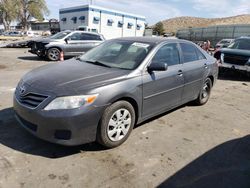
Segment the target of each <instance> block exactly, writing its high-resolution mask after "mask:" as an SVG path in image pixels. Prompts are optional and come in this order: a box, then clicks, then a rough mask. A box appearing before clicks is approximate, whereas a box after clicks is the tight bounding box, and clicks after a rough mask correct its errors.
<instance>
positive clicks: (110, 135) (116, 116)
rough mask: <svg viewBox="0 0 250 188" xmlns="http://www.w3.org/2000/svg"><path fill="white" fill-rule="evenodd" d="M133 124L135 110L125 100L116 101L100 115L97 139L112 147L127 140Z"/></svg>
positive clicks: (102, 143)
mask: <svg viewBox="0 0 250 188" xmlns="http://www.w3.org/2000/svg"><path fill="white" fill-rule="evenodd" d="M134 124H135V111H134V108H133V106H132V105H131V104H130V103H129V102H127V101H118V102H116V103H114V104H112V105H111V106H109V107H108V108H107V109H106V110H105V111H104V114H103V116H102V119H101V122H100V125H99V129H98V133H97V141H98V142H99V143H100V144H101V145H103V146H105V147H107V148H114V147H117V146H119V145H121V144H122V143H123V142H125V141H126V140H127V138H128V137H129V135H130V133H131V131H132V130H133V127H134Z"/></svg>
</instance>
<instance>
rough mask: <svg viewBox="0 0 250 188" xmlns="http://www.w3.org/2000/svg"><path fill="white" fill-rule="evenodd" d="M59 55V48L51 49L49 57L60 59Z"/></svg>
mask: <svg viewBox="0 0 250 188" xmlns="http://www.w3.org/2000/svg"><path fill="white" fill-rule="evenodd" d="M59 55H60V52H59V50H57V49H52V50H50V52H49V57H50V58H51V59H52V60H58V59H59Z"/></svg>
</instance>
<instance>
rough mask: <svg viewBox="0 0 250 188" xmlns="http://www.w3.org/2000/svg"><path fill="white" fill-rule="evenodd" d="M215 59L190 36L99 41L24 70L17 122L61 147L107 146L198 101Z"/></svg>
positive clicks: (205, 94) (207, 89)
mask: <svg viewBox="0 0 250 188" xmlns="http://www.w3.org/2000/svg"><path fill="white" fill-rule="evenodd" d="M217 74H218V65H217V64H216V59H214V58H213V57H211V56H210V55H208V54H207V53H206V52H205V51H203V50H202V49H201V48H199V47H198V46H196V45H195V44H193V43H192V42H189V41H184V40H179V39H167V38H158V37H131V38H119V39H113V40H110V41H106V42H104V43H102V44H101V45H99V46H98V47H96V48H94V49H92V50H90V51H89V52H87V53H85V54H84V55H82V56H80V57H79V58H74V59H70V60H67V61H65V62H62V63H59V64H49V65H46V66H43V67H40V68H37V69H35V70H33V71H31V72H29V73H27V74H26V75H25V76H24V77H23V78H22V79H21V81H20V82H19V84H18V86H17V88H16V91H15V95H14V110H15V113H16V118H17V120H18V121H19V122H20V124H21V125H22V126H23V127H24V128H26V129H27V130H28V131H29V132H31V133H32V134H34V135H36V136H37V137H39V138H41V139H44V140H47V141H50V142H53V143H57V144H62V145H80V144H83V143H88V142H93V141H96V140H97V141H98V142H99V143H101V144H102V145H104V146H106V147H108V148H113V147H116V146H119V145H120V144H122V143H123V142H124V141H125V140H127V138H128V136H129V134H130V133H131V131H132V129H133V127H134V125H135V124H138V123H140V122H143V121H145V120H147V119H149V118H152V117H154V116H156V115H158V114H161V113H163V112H166V111H169V110H171V109H173V108H176V107H177V106H180V105H182V104H185V103H187V102H189V101H195V102H196V104H198V105H203V104H205V103H206V102H207V101H208V99H209V96H210V93H211V89H212V86H213V85H214V84H215V82H216V79H217Z"/></svg>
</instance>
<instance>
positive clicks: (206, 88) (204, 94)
mask: <svg viewBox="0 0 250 188" xmlns="http://www.w3.org/2000/svg"><path fill="white" fill-rule="evenodd" d="M211 89H212V81H211V79H210V78H206V80H205V82H204V83H203V85H202V88H201V90H200V92H199V96H198V98H197V99H196V100H195V103H196V104H197V105H200V106H201V105H204V104H206V103H207V101H208V100H209V97H210V94H211Z"/></svg>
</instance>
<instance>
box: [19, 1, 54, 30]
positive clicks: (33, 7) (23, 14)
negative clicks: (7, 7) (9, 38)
mask: <svg viewBox="0 0 250 188" xmlns="http://www.w3.org/2000/svg"><path fill="white" fill-rule="evenodd" d="M17 4H18V7H19V11H18V15H19V18H18V20H19V21H20V24H21V26H22V27H23V29H24V30H27V29H28V20H29V19H30V18H32V17H33V18H36V19H38V20H42V19H43V17H44V15H48V14H49V9H48V7H47V4H46V1H45V0H17Z"/></svg>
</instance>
